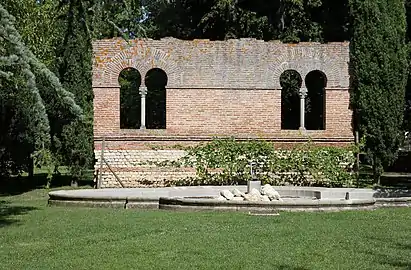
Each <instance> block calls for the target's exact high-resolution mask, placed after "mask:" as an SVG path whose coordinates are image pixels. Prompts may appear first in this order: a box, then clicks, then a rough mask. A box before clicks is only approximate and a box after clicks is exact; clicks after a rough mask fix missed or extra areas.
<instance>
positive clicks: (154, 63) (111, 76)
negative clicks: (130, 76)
mask: <svg viewBox="0 0 411 270" xmlns="http://www.w3.org/2000/svg"><path fill="white" fill-rule="evenodd" d="M130 67H132V68H135V69H137V70H138V71H139V72H140V74H141V76H142V78H144V74H146V73H147V72H148V71H149V70H150V69H153V68H160V69H162V70H164V71H165V72H166V74H167V77H168V87H170V86H171V87H173V86H176V85H179V77H180V76H179V74H180V72H179V69H178V66H177V65H176V64H175V63H174V62H173V61H171V60H169V55H167V54H166V53H165V52H163V51H161V50H159V49H155V48H154V49H153V48H150V47H146V46H133V47H130V48H128V49H126V50H123V51H121V52H119V53H117V54H116V55H115V56H114V57H113V58H111V59H110V61H108V62H106V66H105V68H104V71H103V78H104V81H105V86H110V87H120V85H119V82H118V76H119V74H120V72H121V71H122V70H123V69H125V68H130Z"/></svg>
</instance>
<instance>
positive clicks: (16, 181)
mask: <svg viewBox="0 0 411 270" xmlns="http://www.w3.org/2000/svg"><path fill="white" fill-rule="evenodd" d="M71 180H72V178H71V176H70V175H64V174H62V175H55V176H53V180H52V181H51V185H50V188H57V187H63V186H69V185H70V184H71ZM46 185H47V174H46V173H39V174H35V175H34V176H33V177H32V178H30V177H28V176H16V177H9V178H6V179H0V196H13V195H20V194H23V193H26V192H28V191H31V190H35V189H39V188H44V187H45V186H46ZM78 185H79V186H90V185H93V180H85V181H78Z"/></svg>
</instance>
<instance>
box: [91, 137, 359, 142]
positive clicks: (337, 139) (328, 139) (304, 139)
mask: <svg viewBox="0 0 411 270" xmlns="http://www.w3.org/2000/svg"><path fill="white" fill-rule="evenodd" d="M103 138H104V140H105V141H147V142H150V141H188V142H190V141H193V142H196V141H212V140H214V139H228V138H232V137H230V136H217V137H216V136H164V135H163V136H147V135H146V136H127V135H126V136H124V135H121V136H118V135H117V136H116V135H109V136H104V137H103V136H94V141H95V142H97V141H103ZM235 139H236V140H238V141H249V140H257V141H272V142H286V143H288V142H290V143H293V142H307V141H312V142H330V143H340V142H344V143H351V142H354V137H351V136H350V137H348V136H347V137H316V138H312V137H309V136H295V137H293V136H290V137H287V138H279V137H241V136H237V137H235Z"/></svg>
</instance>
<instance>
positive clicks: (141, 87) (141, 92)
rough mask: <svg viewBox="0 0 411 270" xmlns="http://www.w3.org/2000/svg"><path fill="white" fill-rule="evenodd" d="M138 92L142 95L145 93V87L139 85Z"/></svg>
mask: <svg viewBox="0 0 411 270" xmlns="http://www.w3.org/2000/svg"><path fill="white" fill-rule="evenodd" d="M138 93H139V94H140V95H142V96H145V95H147V87H146V86H140V89H139V91H138Z"/></svg>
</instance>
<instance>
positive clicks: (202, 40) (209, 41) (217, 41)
mask: <svg viewBox="0 0 411 270" xmlns="http://www.w3.org/2000/svg"><path fill="white" fill-rule="evenodd" d="M145 41H160V42H161V41H163V42H164V41H167V42H182V43H183V42H185V43H194V44H195V43H233V42H253V43H276V44H283V45H288V46H290V47H294V46H307V45H313V46H318V45H322V46H332V45H338V46H341V45H343V46H349V44H350V42H349V41H339V42H327V43H321V42H311V41H306V42H298V43H284V42H282V41H281V40H269V41H265V40H261V39H256V38H239V39H228V40H210V39H192V40H185V39H178V38H174V37H164V38H161V39H152V38H138V39H130V40H128V41H127V40H125V39H123V38H120V37H115V38H111V39H99V40H95V41H93V45H97V44H101V43H102V44H104V43H113V42H116V43H117V42H121V43H125V44H127V43H139V42H145Z"/></svg>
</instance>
